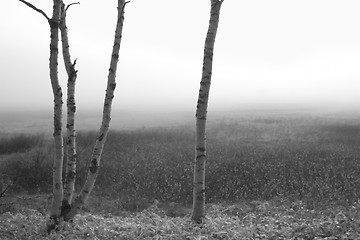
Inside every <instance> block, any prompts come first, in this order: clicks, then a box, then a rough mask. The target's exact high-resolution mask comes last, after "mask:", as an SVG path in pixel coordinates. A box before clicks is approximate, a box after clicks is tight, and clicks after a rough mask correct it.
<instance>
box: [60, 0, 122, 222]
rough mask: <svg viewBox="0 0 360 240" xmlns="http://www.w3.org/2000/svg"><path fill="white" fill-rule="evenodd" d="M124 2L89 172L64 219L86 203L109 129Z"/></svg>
mask: <svg viewBox="0 0 360 240" xmlns="http://www.w3.org/2000/svg"><path fill="white" fill-rule="evenodd" d="M126 3H128V2H125V0H118V18H117V19H118V20H117V24H116V30H115V39H114V45H113V50H112V55H111V61H110V68H109V74H108V83H107V88H106V95H105V100H104V108H103V119H102V123H101V127H100V130H99V132H98V135H97V138H96V143H95V146H94V149H93V153H92V156H91V162H90V166H89V172H88V175H87V178H86V182H85V184H84V186H83V188H82V189H81V192H80V194H79V195H78V196H77V197H76V199H75V200H74V202H73V204H72V205H71V209H70V211H69V212H68V213H66V214H65V215H64V219H65V220H67V219H72V218H73V217H74V216H75V215H76V214H77V212H78V211H79V209H80V208H81V207H82V206H83V205H84V204H85V203H86V201H87V199H88V197H89V195H90V193H91V191H92V189H93V187H94V184H95V180H96V177H97V175H98V171H99V165H100V159H101V154H102V151H103V148H104V144H105V141H106V137H107V134H108V130H109V124H110V120H111V105H112V100H113V98H114V90H115V87H116V82H115V77H116V70H117V63H118V60H119V50H120V43H121V37H122V29H123V23H124V9H125V5H126Z"/></svg>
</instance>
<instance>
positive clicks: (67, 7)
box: [65, 2, 80, 11]
mask: <svg viewBox="0 0 360 240" xmlns="http://www.w3.org/2000/svg"><path fill="white" fill-rule="evenodd" d="M75 4H80V3H79V2H76V3H70V4H69V5H67V6H66V8H65V11H67V10H68V9H69V7H70V6H71V5H75Z"/></svg>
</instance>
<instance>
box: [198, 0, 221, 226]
mask: <svg viewBox="0 0 360 240" xmlns="http://www.w3.org/2000/svg"><path fill="white" fill-rule="evenodd" d="M223 1H224V0H221V1H220V0H211V14H210V22H209V29H208V32H207V35H206V40H205V48H204V59H203V69H202V77H201V82H200V90H199V97H198V102H197V106H196V140H195V160H194V183H193V184H194V186H193V212H192V220H193V221H194V222H196V223H202V222H203V220H204V218H205V163H206V137H205V130H206V116H207V106H208V99H209V91H210V83H211V74H212V61H213V51H214V44H215V38H216V32H217V28H218V23H219V15H220V8H221V4H222V3H223Z"/></svg>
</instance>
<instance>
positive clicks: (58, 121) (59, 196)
mask: <svg viewBox="0 0 360 240" xmlns="http://www.w3.org/2000/svg"><path fill="white" fill-rule="evenodd" d="M19 1H20V2H22V3H24V4H26V5H27V6H28V7H30V8H32V9H34V10H35V11H37V12H39V13H41V14H42V15H43V16H44V17H45V18H46V19H47V20H48V23H49V25H50V58H49V68H50V81H51V87H52V91H53V95H54V133H53V137H54V144H55V157H54V161H53V201H52V205H51V208H50V222H49V223H48V231H50V230H51V229H53V228H55V227H56V226H57V225H58V223H59V222H60V216H61V212H62V211H63V210H62V201H63V181H62V169H63V159H64V144H63V134H62V105H63V100H62V90H61V87H60V83H59V78H58V57H59V48H58V45H59V24H60V18H61V7H62V4H63V3H62V0H53V13H52V17H51V19H50V18H49V17H48V16H47V15H46V13H45V12H44V11H42V10H41V9H38V8H36V7H35V6H34V5H32V4H31V3H28V2H26V1H24V0H19Z"/></svg>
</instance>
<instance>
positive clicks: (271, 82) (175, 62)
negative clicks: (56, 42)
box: [0, 0, 360, 117]
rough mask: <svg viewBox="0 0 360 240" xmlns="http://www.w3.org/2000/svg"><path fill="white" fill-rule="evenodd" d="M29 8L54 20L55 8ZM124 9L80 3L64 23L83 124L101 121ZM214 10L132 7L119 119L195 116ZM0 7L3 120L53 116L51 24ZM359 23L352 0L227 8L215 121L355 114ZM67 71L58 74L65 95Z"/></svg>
mask: <svg viewBox="0 0 360 240" xmlns="http://www.w3.org/2000/svg"><path fill="white" fill-rule="evenodd" d="M31 2H32V3H33V4H34V5H36V6H37V7H39V8H41V9H43V10H44V11H45V12H46V13H47V14H48V15H50V14H51V10H52V6H51V3H52V1H40V0H33V1H31ZM116 4H117V1H106V2H101V3H99V2H98V1H97V2H95V1H82V2H81V4H80V5H74V6H71V8H70V9H69V12H68V27H69V38H70V51H71V54H72V58H73V59H78V61H77V63H78V64H77V68H78V70H79V73H78V80H77V81H78V82H77V107H78V112H79V113H80V114H82V111H83V113H84V112H86V111H93V112H98V113H99V114H101V107H102V104H103V98H104V93H105V88H106V81H107V71H108V68H109V62H110V53H111V47H112V42H113V35H114V28H115V21H116V19H115V18H116ZM209 7H210V1H208V0H203V1H200V0H197V1H191V2H190V1H189V2H186V1H185V2H184V1H169V0H159V1H144V0H142V1H140V0H137V1H136V0H133V1H131V2H130V3H129V4H127V6H126V10H125V22H124V30H123V38H122V45H121V49H120V61H119V67H118V73H117V83H118V84H117V89H116V92H115V98H114V102H113V106H114V112H115V114H118V115H119V116H121V115H126V114H128V115H129V112H147V113H154V112H160V113H167V114H168V115H164V117H166V116H170V115H169V114H171V113H174V112H187V113H191V114H193V112H194V111H195V106H196V100H197V94H198V89H199V82H200V78H201V69H202V57H203V56H202V54H203V46H204V40H205V35H206V31H207V27H208V20H209ZM0 8H1V9H2V10H3V12H2V14H1V15H0V28H1V29H2V33H1V38H0V50H1V56H0V64H1V71H0V86H1V87H0V109H1V110H2V111H3V113H4V114H5V112H8V111H15V112H16V111H21V110H24V109H25V110H27V111H32V110H37V109H42V110H44V111H49V113H51V111H52V92H51V86H50V80H49V73H48V72H49V69H48V58H49V49H48V48H49V40H50V38H49V35H50V34H49V26H48V24H47V22H46V19H45V18H44V17H43V16H42V15H40V14H39V13H37V12H35V11H34V10H32V9H30V8H28V7H27V6H25V5H24V4H22V3H21V2H19V1H1V3H0ZM359 12H360V2H359V1H356V0H352V1H351V0H349V1H338V0H336V1H335V0H317V1H310V0H305V1H301V2H300V1H287V0H281V1H280V0H274V1H266V0H259V1H231V0H226V1H225V2H224V4H223V5H222V10H221V15H220V24H219V30H218V35H217V39H216V43H215V52H214V66H213V76H212V85H211V92H210V102H209V112H211V111H222V110H226V111H232V110H234V111H235V110H238V109H247V108H265V107H266V108H271V107H279V106H285V107H287V108H297V107H298V106H307V107H309V106H310V107H317V108H322V107H324V108H338V109H341V108H343V107H345V106H346V107H348V108H351V107H353V108H354V109H356V108H358V107H359V104H360V98H359V97H358V91H359V89H360V81H359V80H360V31H358V30H357V29H359V24H360V15H359V14H358V13H359ZM60 56H61V55H60ZM61 60H62V59H60V66H59V74H60V80H61V84H62V87H63V92H66V91H65V87H66V75H65V72H64V67H63V64H62V61H61ZM65 97H66V96H65Z"/></svg>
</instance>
